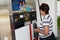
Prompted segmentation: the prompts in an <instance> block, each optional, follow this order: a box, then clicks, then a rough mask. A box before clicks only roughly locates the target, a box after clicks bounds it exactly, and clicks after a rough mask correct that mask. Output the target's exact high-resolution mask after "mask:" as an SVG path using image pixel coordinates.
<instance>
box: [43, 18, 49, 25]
mask: <svg viewBox="0 0 60 40" xmlns="http://www.w3.org/2000/svg"><path fill="white" fill-rule="evenodd" d="M42 24H43V26H46V25H48V26H49V25H50V21H49V20H48V19H44V20H43V21H42Z"/></svg>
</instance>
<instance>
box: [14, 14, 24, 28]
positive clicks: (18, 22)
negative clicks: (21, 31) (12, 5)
mask: <svg viewBox="0 0 60 40" xmlns="http://www.w3.org/2000/svg"><path fill="white" fill-rule="evenodd" d="M13 21H14V26H15V29H17V28H20V27H23V26H24V22H25V21H24V15H23V14H20V13H14V14H13Z"/></svg>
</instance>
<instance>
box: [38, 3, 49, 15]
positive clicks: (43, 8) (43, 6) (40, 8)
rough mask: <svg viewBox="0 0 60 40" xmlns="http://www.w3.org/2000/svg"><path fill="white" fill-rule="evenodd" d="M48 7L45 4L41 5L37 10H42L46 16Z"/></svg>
mask: <svg viewBox="0 0 60 40" xmlns="http://www.w3.org/2000/svg"><path fill="white" fill-rule="evenodd" d="M49 9H50V8H49V5H48V4H46V3H42V4H41V5H40V6H39V10H42V11H45V13H46V14H49Z"/></svg>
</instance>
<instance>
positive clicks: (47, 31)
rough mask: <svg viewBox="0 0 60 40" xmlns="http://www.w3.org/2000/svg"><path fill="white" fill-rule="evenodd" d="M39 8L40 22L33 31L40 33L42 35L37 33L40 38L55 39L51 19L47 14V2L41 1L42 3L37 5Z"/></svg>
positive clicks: (45, 39)
mask: <svg viewBox="0 0 60 40" xmlns="http://www.w3.org/2000/svg"><path fill="white" fill-rule="evenodd" d="M39 9H40V13H41V15H42V16H43V18H42V21H41V23H40V27H39V28H36V29H35V32H38V33H40V34H42V35H39V38H40V40H56V38H55V36H54V34H53V31H52V28H53V21H52V18H51V16H50V15H49V6H48V4H46V3H42V5H40V6H39Z"/></svg>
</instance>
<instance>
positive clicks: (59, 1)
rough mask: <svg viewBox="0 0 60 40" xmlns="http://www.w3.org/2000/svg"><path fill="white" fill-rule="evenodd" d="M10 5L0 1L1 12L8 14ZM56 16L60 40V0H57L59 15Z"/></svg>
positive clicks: (3, 0) (5, 1)
mask: <svg viewBox="0 0 60 40" xmlns="http://www.w3.org/2000/svg"><path fill="white" fill-rule="evenodd" d="M8 3H9V1H7V0H0V12H5V11H7V12H8ZM32 3H33V1H32ZM9 5H10V3H9ZM32 5H33V4H32ZM56 14H57V26H58V40H59V39H60V0H57V13H56ZM1 15H2V14H1ZM1 15H0V16H1Z"/></svg>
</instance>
